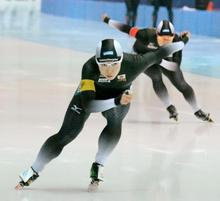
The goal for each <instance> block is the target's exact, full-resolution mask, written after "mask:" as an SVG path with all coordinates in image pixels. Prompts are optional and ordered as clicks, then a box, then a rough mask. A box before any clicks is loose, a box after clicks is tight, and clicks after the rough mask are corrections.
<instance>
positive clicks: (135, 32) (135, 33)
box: [102, 15, 141, 39]
mask: <svg viewBox="0 0 220 201" xmlns="http://www.w3.org/2000/svg"><path fill="white" fill-rule="evenodd" d="M102 21H103V22H105V23H106V24H108V25H109V26H110V27H113V28H115V29H118V30H119V31H121V32H123V33H126V34H128V35H130V36H132V37H134V38H137V39H139V38H140V37H141V34H140V32H141V30H139V29H138V28H137V27H131V26H129V25H127V24H123V23H121V22H119V21H116V20H113V19H111V18H110V17H108V16H107V15H103V16H102Z"/></svg>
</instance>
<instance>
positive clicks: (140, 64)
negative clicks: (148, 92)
mask: <svg viewBox="0 0 220 201" xmlns="http://www.w3.org/2000/svg"><path fill="white" fill-rule="evenodd" d="M183 47H184V43H183V42H182V41H180V42H175V43H171V44H168V45H164V46H162V47H161V48H159V49H158V50H156V51H154V52H149V53H146V54H143V55H131V56H130V57H131V58H132V66H135V69H133V71H134V72H135V74H136V75H138V74H140V73H141V72H143V71H144V70H146V69H147V68H149V67H150V66H152V65H154V64H157V63H158V64H159V63H160V62H161V61H162V59H164V58H166V57H168V56H169V55H171V54H173V53H174V52H177V51H180V50H182V49H183ZM168 70H170V69H168ZM174 71H175V69H174Z"/></svg>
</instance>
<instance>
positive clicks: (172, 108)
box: [167, 105, 178, 121]
mask: <svg viewBox="0 0 220 201" xmlns="http://www.w3.org/2000/svg"><path fill="white" fill-rule="evenodd" d="M167 111H168V112H169V114H170V116H169V118H170V119H174V120H175V121H178V113H177V110H176V108H175V106H174V105H170V106H169V107H167Z"/></svg>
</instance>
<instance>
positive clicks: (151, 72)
mask: <svg viewBox="0 0 220 201" xmlns="http://www.w3.org/2000/svg"><path fill="white" fill-rule="evenodd" d="M144 73H145V74H146V75H147V76H149V77H150V78H151V80H152V83H153V89H154V91H155V93H156V94H157V96H158V98H159V99H160V100H161V101H162V102H163V104H164V106H165V107H166V108H167V107H168V106H170V105H171V102H170V97H169V95H168V91H167V88H166V86H165V85H164V83H163V79H162V73H161V70H160V68H159V67H157V66H152V67H150V68H148V69H147V70H145V71H144Z"/></svg>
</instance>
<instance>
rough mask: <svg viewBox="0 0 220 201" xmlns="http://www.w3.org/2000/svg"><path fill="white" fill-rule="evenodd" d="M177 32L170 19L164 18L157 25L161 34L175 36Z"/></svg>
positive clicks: (158, 32)
mask: <svg viewBox="0 0 220 201" xmlns="http://www.w3.org/2000/svg"><path fill="white" fill-rule="evenodd" d="M174 33H175V29H174V26H173V24H172V23H171V22H169V21H168V20H162V21H161V22H160V23H159V25H158V26H157V34H158V35H159V36H165V35H166V36H173V35H174Z"/></svg>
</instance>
